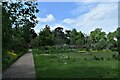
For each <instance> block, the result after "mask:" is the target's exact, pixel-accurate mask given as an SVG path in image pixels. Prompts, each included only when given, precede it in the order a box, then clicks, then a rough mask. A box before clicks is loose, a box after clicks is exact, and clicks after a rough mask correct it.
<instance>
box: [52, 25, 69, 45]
mask: <svg viewBox="0 0 120 80" xmlns="http://www.w3.org/2000/svg"><path fill="white" fill-rule="evenodd" d="M54 39H55V42H54V43H55V44H58V45H63V44H65V43H66V40H67V37H66V36H65V34H64V32H63V28H62V27H57V28H55V31H54Z"/></svg>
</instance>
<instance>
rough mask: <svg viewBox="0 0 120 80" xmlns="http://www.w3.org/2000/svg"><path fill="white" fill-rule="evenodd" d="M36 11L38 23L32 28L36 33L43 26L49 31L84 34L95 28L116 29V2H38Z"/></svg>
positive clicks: (109, 30)
mask: <svg viewBox="0 0 120 80" xmlns="http://www.w3.org/2000/svg"><path fill="white" fill-rule="evenodd" d="M38 9H39V13H37V14H36V16H37V20H38V21H39V23H38V24H37V25H36V27H35V28H34V29H35V31H36V32H37V33H38V32H39V31H40V29H43V28H44V26H45V25H49V26H50V28H51V30H54V29H55V28H56V27H63V28H64V30H66V29H67V30H69V29H70V30H72V29H73V28H76V30H77V31H82V32H83V33H86V34H89V33H90V32H91V31H93V30H95V29H96V28H102V30H103V31H105V32H106V33H108V32H113V31H115V30H116V28H117V27H118V3H117V2H38Z"/></svg>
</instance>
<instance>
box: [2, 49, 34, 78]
mask: <svg viewBox="0 0 120 80" xmlns="http://www.w3.org/2000/svg"><path fill="white" fill-rule="evenodd" d="M2 76H3V78H35V67H34V61H33V55H32V49H30V50H29V52H28V53H26V54H24V55H23V56H22V57H20V58H19V59H18V60H17V61H16V62H15V63H14V64H13V65H11V66H10V67H9V68H8V69H6V70H5V71H4V72H3V74H2Z"/></svg>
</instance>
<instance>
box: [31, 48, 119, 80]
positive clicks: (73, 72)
mask: <svg viewBox="0 0 120 80" xmlns="http://www.w3.org/2000/svg"><path fill="white" fill-rule="evenodd" d="M113 54H116V52H88V53H79V51H78V52H74V51H73V52H61V53H53V54H44V53H42V52H41V51H39V50H38V49H33V55H34V61H35V68H36V76H37V78H117V77H118V60H115V59H113V58H112V55H113ZM94 56H96V57H98V58H99V59H100V60H95V59H94ZM101 57H103V58H104V59H103V60H102V59H101Z"/></svg>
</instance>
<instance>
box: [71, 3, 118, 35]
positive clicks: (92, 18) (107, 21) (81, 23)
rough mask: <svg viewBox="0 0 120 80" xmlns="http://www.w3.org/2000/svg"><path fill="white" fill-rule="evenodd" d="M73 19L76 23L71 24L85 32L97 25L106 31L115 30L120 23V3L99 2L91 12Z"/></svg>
mask: <svg viewBox="0 0 120 80" xmlns="http://www.w3.org/2000/svg"><path fill="white" fill-rule="evenodd" d="M70 20H71V19H70ZM73 21H75V23H74V24H73V23H71V25H73V26H76V28H77V29H78V30H81V31H84V32H85V33H88V32H90V31H91V30H94V29H95V28H97V27H99V28H102V29H103V30H104V31H106V32H109V31H114V30H116V28H117V25H118V3H99V4H97V6H96V7H94V8H92V9H91V10H90V11H89V12H87V13H85V14H82V15H79V16H77V17H76V18H74V19H73ZM69 24H70V23H69Z"/></svg>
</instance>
